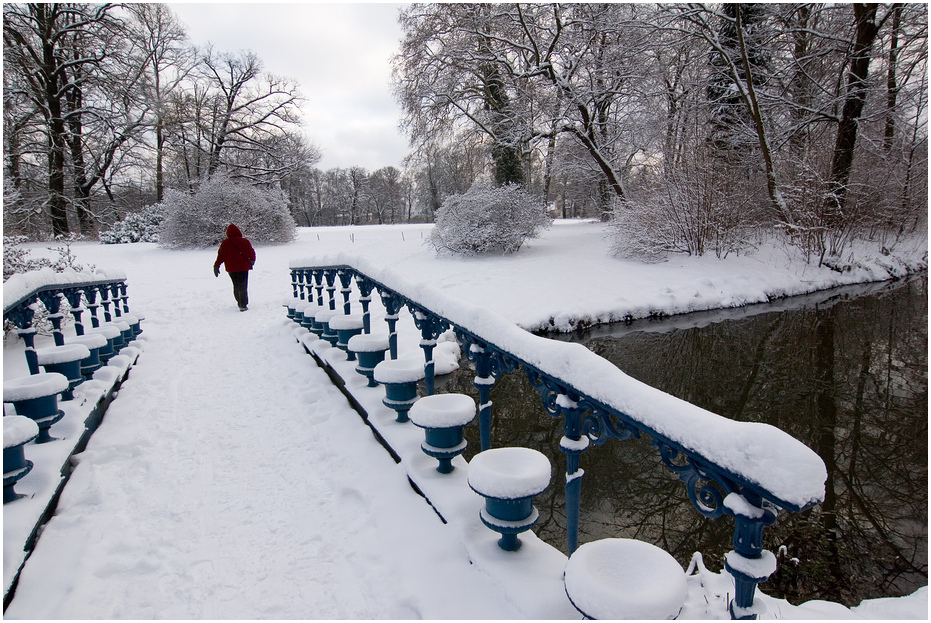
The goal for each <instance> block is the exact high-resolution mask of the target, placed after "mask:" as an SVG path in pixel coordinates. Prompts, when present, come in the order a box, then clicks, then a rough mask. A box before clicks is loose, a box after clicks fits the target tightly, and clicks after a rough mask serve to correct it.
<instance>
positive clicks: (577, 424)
mask: <svg viewBox="0 0 931 623" xmlns="http://www.w3.org/2000/svg"><path fill="white" fill-rule="evenodd" d="M578 401H579V396H576V395H573V394H571V393H561V394H559V395H558V396H557V397H556V408H557V410H558V412H559V413H560V414H562V416H563V434H564V436H563V438H562V440H561V441H560V443H559V447H560V448H561V449H562V451H563V453H564V454H565V455H566V532H567V538H568V546H569V555H570V556H571V555H572V552H574V551H575V550H576V549H577V548H578V546H579V514H580V509H581V500H582V475H583V474H584V473H585V472H584V471H582V470H581V469H579V456H580V455H581V454H582V451H583V450H584V449H585V448H586V447H588V437H585V438H584V439H583V437H582V413H583V410H582V409H580V408H579V406H578Z"/></svg>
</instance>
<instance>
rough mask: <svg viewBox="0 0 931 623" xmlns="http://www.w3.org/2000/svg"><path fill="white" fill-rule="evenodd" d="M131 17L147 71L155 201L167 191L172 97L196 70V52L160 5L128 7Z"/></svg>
mask: <svg viewBox="0 0 931 623" xmlns="http://www.w3.org/2000/svg"><path fill="white" fill-rule="evenodd" d="M126 9H127V10H128V11H129V13H130V15H131V16H132V22H131V23H130V25H129V36H130V37H132V38H133V39H134V40H135V42H136V53H137V54H138V55H139V56H140V65H141V66H142V67H143V69H144V74H143V77H144V81H145V82H144V88H145V92H146V97H147V99H148V101H149V102H150V105H151V107H152V111H153V130H154V134H155V136H154V145H153V147H154V149H155V200H156V201H161V200H162V199H163V197H164V191H165V179H164V177H165V174H164V167H165V163H164V160H165V150H166V142H167V141H168V131H167V130H166V127H165V126H166V124H167V123H168V118H169V109H168V107H169V100H170V97H171V93H172V92H174V91H175V90H177V89H179V88H180V86H181V83H182V81H184V80H185V79H186V78H187V77H188V75H189V74H190V72H191V70H192V69H193V67H194V55H193V50H192V49H191V48H189V47H188V46H187V34H186V33H185V31H184V28H183V27H182V26H181V24H179V23H178V20H177V18H176V17H175V16H174V14H173V13H172V12H171V10H170V9H169V8H168V7H167V6H166V5H164V4H161V3H143V4H129V5H127V6H126Z"/></svg>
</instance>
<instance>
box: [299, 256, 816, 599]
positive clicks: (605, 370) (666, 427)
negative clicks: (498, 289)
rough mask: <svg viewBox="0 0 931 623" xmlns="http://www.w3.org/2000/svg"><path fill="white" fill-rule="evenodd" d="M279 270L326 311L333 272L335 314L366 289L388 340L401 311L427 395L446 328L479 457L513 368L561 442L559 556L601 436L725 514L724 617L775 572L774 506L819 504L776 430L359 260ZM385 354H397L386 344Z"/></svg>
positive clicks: (810, 458)
mask: <svg viewBox="0 0 931 623" xmlns="http://www.w3.org/2000/svg"><path fill="white" fill-rule="evenodd" d="M290 269H291V273H292V283H293V286H294V295H295V296H296V297H298V296H299V297H300V298H304V296H305V292H304V289H305V288H306V289H307V291H308V292H307V293H308V295H309V297H310V298H312V297H313V289H314V288H316V289H317V296H318V302H321V303H322V302H323V298H322V290H323V289H324V287H326V288H327V290H328V292H329V306H330V308H331V309H334V308H335V300H334V293H335V286H334V281H335V278H336V277H338V278H339V280H340V282H341V283H342V285H343V288H342V294H343V299H344V308H345V310H346V313H348V307H349V285H350V282H351V280H352V279H353V278H355V282H356V284H357V286H358V287H359V290H360V292H361V294H362V296H361V298H360V300H361V301H363V307H364V309H365V310H366V312H367V309H368V302H367V301H368V299H369V295H370V294H371V292H372V291H373V290H377V291H378V293H379V295H380V296H381V299H382V302H383V303H384V304H385V308H386V310H387V312H388V316H387V320H388V322H389V331H390V332H391V334H392V337H394V336H393V334H394V326H393V323H394V322H396V321H397V312H398V311H399V310H400V309H401V308H402V307H404V306H407V307H408V308H409V309H410V310H411V312H412V314H413V316H414V321H415V323H416V325H417V327H418V328H419V329H420V330H421V333H422V337H423V340H422V341H421V345H422V346H423V348H424V352H425V361H426V363H425V370H426V374H427V379H426V383H427V391H428V393H432V391H433V369H432V368H433V362H432V348H433V345H434V344H435V341H436V338H437V337H439V335H440V334H441V333H443V332H445V331H447V330H449V329H452V330H454V331H455V334H456V336H457V338H458V339H459V341H460V342H462V344H463V346H464V347H466V348H465V350H466V353H467V356H468V357H469V359H470V360H471V361H473V362H474V363H475V364H476V374H477V378H476V383H475V384H476V387H478V389H479V392H480V404H481V406H480V411H479V419H480V430H481V434H482V449H483V450H484V449H487V446H488V438H489V436H488V430H489V429H490V410H491V405H490V403H489V401H488V391H489V390H490V388H491V386H492V385H493V384H494V379H495V378H497V377H499V376H500V375H501V374H502V373H503V372H506V371H509V370H515V369H517V368H518V367H520V368H522V369H523V370H524V372H525V373H526V374H527V376H528V378H529V379H530V381H531V383H532V384H533V385H534V387H536V389H537V390H538V391H539V392H540V394H541V397H542V399H543V404H544V407H545V408H546V410H547V411H548V412H549V413H550V414H551V415H552V416H554V417H562V418H563V420H564V430H565V436H564V437H563V440H562V442H561V444H560V445H561V449H562V450H563V452H564V453H565V454H566V459H567V474H566V515H567V523H568V529H569V550H570V553H571V552H572V551H574V550H575V549H576V547H577V544H578V516H579V515H578V514H579V500H580V491H581V476H582V470H580V469H579V455H580V454H581V452H583V451H584V450H585V449H586V448H587V447H588V446H589V445H590V444H594V445H600V444H603V443H605V442H606V441H608V440H609V439H628V438H630V437H639V436H640V435H641V434H647V435H649V436H650V437H651V439H652V440H653V445H655V446H656V447H657V448H658V449H659V451H660V454H661V457H662V460H663V462H664V463H665V464H666V465H667V466H668V467H669V468H670V469H672V470H673V471H675V472H676V473H677V474H678V476H679V478H680V479H681V480H682V481H683V482H684V483H685V484H686V487H687V492H688V495H689V498H690V499H691V501H692V503H693V505H694V506H695V507H696V508H697V509H698V511H699V512H700V513H702V514H703V515H704V516H706V517H708V518H716V517H720V516H721V515H722V514H726V515H729V516H732V517H734V518H735V521H736V528H735V538H734V543H735V549H736V550H737V551H736V552H731V554H729V555H728V558H727V559H726V562H725V564H726V566H727V568H728V569H729V570H730V571H731V573H732V574H733V575H734V576H735V578H736V580H737V596H736V598H735V603H734V607H735V608H736V609H737V611H736V613H734V612H732V614H748V613H749V611H748V610H747V609H749V608H750V607H751V606H752V603H753V593H754V591H755V587H756V584H757V583H759V582H760V581H762V580H764V579H765V578H767V577H769V575H770V574H771V573H772V572H773V571H774V570H775V562H774V560H775V559H774V557H772V554H771V553H770V552H766V551H765V550H763V549H762V530H763V528H764V526H765V525H769V524H772V523H773V522H774V521H775V518H776V515H777V514H778V512H779V510H780V509H786V510H789V511H792V512H799V511H802V510H804V509H806V508H809V507H811V506H813V505H815V504H818V503H820V502H821V501H823V499H824V492H825V489H824V485H825V481H826V479H827V471H826V468H825V466H824V462H823V461H822V460H821V458H820V457H819V456H818V455H817V454H816V453H815V452H814V451H812V450H811V449H810V448H808V447H807V446H805V445H804V444H803V443H801V442H800V441H798V440H797V439H795V438H793V437H792V436H790V435H788V434H787V433H785V432H783V431H782V430H780V429H778V428H776V427H773V426H770V425H768V424H762V423H755V422H737V421H734V420H730V419H728V418H725V417H723V416H720V415H717V414H714V413H711V412H710V411H707V410H705V409H702V408H700V407H698V406H696V405H693V404H691V403H688V402H686V401H684V400H681V399H679V398H676V397H674V396H671V395H669V394H666V393H665V392H662V391H660V390H658V389H656V388H654V387H651V386H649V385H646V384H645V383H642V382H640V381H637V380H636V379H633V378H632V377H630V376H628V375H626V374H625V373H624V372H622V371H621V370H620V369H618V368H617V367H616V366H615V365H614V364H612V363H610V362H609V361H607V360H605V359H603V358H602V357H600V356H598V355H596V354H595V353H593V352H591V351H589V350H588V349H587V348H585V347H584V346H582V345H580V344H572V343H567V342H559V341H555V340H549V339H546V338H543V337H539V336H535V335H533V334H531V333H528V332H527V331H525V330H523V329H521V328H520V327H518V326H517V325H516V324H514V323H513V322H511V321H509V320H507V319H506V318H504V317H502V316H500V315H499V314H497V313H495V312H494V311H492V310H489V309H487V308H484V307H480V306H477V305H473V304H470V303H468V302H465V301H462V300H459V299H456V298H454V297H451V296H449V295H448V294H446V293H444V292H443V291H441V290H439V289H438V288H436V287H434V286H432V285H430V284H424V283H413V282H411V281H410V280H408V279H407V278H405V277H403V276H402V275H400V274H398V273H397V272H395V271H393V270H391V269H383V268H380V267H378V266H376V265H375V264H373V263H372V262H370V261H368V260H367V259H366V258H361V257H358V256H353V255H349V254H339V255H338V256H335V257H323V258H308V259H300V260H293V261H292V262H291V264H290ZM324 280H325V281H326V285H324ZM367 331H368V328H366V332H367ZM395 340H396V338H395ZM392 356H393V357H394V356H396V341H395V342H394V344H393V345H392ZM770 566H771V567H772V568H771V569H770Z"/></svg>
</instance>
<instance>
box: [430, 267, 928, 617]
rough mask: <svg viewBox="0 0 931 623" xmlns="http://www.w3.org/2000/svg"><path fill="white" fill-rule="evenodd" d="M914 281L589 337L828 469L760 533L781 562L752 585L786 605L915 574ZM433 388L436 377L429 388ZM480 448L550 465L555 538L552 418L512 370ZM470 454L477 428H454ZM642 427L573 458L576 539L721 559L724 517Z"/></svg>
mask: <svg viewBox="0 0 931 623" xmlns="http://www.w3.org/2000/svg"><path fill="white" fill-rule="evenodd" d="M927 319H928V310H927V277H922V278H919V279H913V280H910V281H909V282H907V283H905V284H904V285H899V286H898V287H895V288H889V289H885V290H882V291H880V292H879V293H876V294H872V295H869V296H861V297H858V298H854V299H852V300H848V299H847V298H846V297H844V296H843V295H838V297H836V300H835V299H832V300H828V301H826V302H821V303H818V304H815V305H813V306H808V307H804V308H801V309H796V310H790V311H779V312H772V313H763V314H758V315H755V316H752V317H747V318H743V319H739V320H728V321H724V322H719V323H715V324H710V325H708V326H704V327H701V328H691V329H684V330H680V329H675V330H671V331H667V332H661V333H660V332H644V331H632V332H627V334H626V335H625V336H624V337H621V338H612V337H598V338H594V339H591V340H590V341H588V343H587V345H588V347H589V348H590V349H591V350H593V351H594V352H596V353H598V354H599V355H601V356H602V357H605V358H606V359H608V360H610V361H612V362H614V363H615V364H616V365H617V366H618V367H619V368H621V369H622V370H624V371H625V372H627V373H628V374H630V375H631V376H633V377H635V378H637V379H639V380H641V381H644V382H646V383H648V384H650V385H653V386H654V387H658V388H660V389H662V390H663V391H666V392H668V393H670V394H673V395H675V396H678V397H680V398H683V399H685V400H688V401H689V402H692V403H694V404H697V405H699V406H701V407H704V408H706V409H708V410H710V411H713V412H715V413H718V414H720V415H723V416H725V417H729V418H733V419H737V420H744V421H756V422H765V423H768V424H771V425H773V426H777V427H779V428H781V429H782V430H784V431H786V432H788V433H790V434H792V435H793V436H794V437H796V438H797V439H799V440H800V441H802V442H803V443H805V444H807V445H808V446H809V447H811V448H812V449H814V450H815V451H816V452H818V453H819V455H820V456H821V458H822V459H823V460H824V462H825V464H826V465H827V468H828V474H829V476H828V482H827V491H826V498H825V501H824V503H823V504H821V505H819V506H816V507H815V508H813V509H810V510H809V511H806V512H804V513H799V514H790V513H781V514H780V519H779V521H777V523H776V525H774V526H772V527H770V528H768V529H767V530H766V531H765V532H764V536H765V542H766V547H767V549H770V550H771V551H773V552H774V553H777V555H778V558H779V563H780V564H779V570H778V571H777V572H776V574H775V575H773V576H772V577H771V578H770V580H769V581H767V582H766V583H764V584H763V585H761V588H762V589H763V590H764V591H766V592H767V593H768V594H770V595H773V596H777V597H785V598H787V599H789V600H790V601H791V602H793V603H801V602H803V601H806V600H809V599H829V600H832V601H839V602H841V603H844V604H845V605H848V606H853V605H856V604H857V603H859V602H860V601H861V600H862V599H866V598H872V597H882V596H896V595H902V594H907V593H910V592H912V591H914V590H915V589H916V588H918V587H919V586H924V585H926V584H927V580H928V531H927V523H928V419H927V416H928V375H927V370H928V367H927V354H928V335H927V322H928V320H927ZM463 364H464V365H463V369H462V370H460V371H459V372H458V373H456V374H453V375H449V377H447V378H446V379H445V380H444V381H445V384H444V385H443V386H442V389H438V391H443V392H462V393H468V394H470V395H472V396H473V397H477V392H476V391H475V389H474V388H473V387H472V379H473V377H472V373H471V372H470V371H469V370H468V368H467V364H466V362H465V361H463ZM438 387H439V385H438ZM491 400H492V402H493V403H494V407H493V424H492V447H505V446H525V447H531V448H536V449H538V450H540V451H542V452H544V453H545V454H546V455H547V456H548V457H549V459H550V460H551V461H552V464H553V473H554V479H553V485H552V486H550V488H549V489H548V490H547V491H546V492H544V494H542V495H540V496H539V497H538V498H537V499H536V500H535V505H536V506H537V508H538V509H539V511H540V522H539V524H538V525H537V527H536V528H535V529H534V531H535V532H536V533H537V534H538V535H539V536H540V537H541V538H542V539H543V540H545V541H546V542H548V543H550V544H552V545H554V546H555V547H557V548H560V549H561V550H562V551H564V552H565V551H567V550H566V520H565V503H564V494H563V490H562V486H561V485H562V484H563V483H564V480H563V478H561V477H560V475H561V474H564V473H565V458H564V457H563V455H562V452H561V451H559V440H560V439H561V437H562V435H563V430H562V422H561V421H560V420H554V419H553V418H551V417H550V416H549V415H548V414H547V413H546V412H545V411H544V410H543V407H542V405H541V403H540V397H539V394H537V392H536V391H535V390H534V389H533V388H532V386H531V385H530V384H529V382H527V380H526V378H525V376H524V375H523V374H522V373H520V372H514V373H511V374H508V375H506V376H505V377H503V378H501V379H499V380H498V382H497V383H496V384H495V387H494V389H493V390H492V394H491ZM466 436H467V438H468V440H469V448H468V450H467V451H466V454H465V457H466V458H467V459H470V458H471V457H472V456H474V454H475V453H477V452H478V450H479V440H478V426H477V423H473V424H472V425H470V426H469V427H468V428H467V430H466ZM649 441H650V440H649V439H644V440H640V441H636V440H632V441H626V442H618V441H612V442H609V443H607V444H606V445H604V446H601V447H591V448H590V449H589V450H587V451H586V452H585V453H583V455H582V468H583V469H584V470H585V476H584V478H583V484H582V512H581V523H580V534H579V543H586V542H589V541H592V540H595V539H599V538H606V537H629V538H638V539H641V540H644V541H648V542H650V543H654V544H656V545H658V546H660V547H662V548H663V549H665V550H666V551H668V552H670V553H671V554H672V555H673V556H675V557H676V558H677V559H678V560H679V562H680V563H682V564H683V566H685V565H687V564H688V561H689V559H690V558H691V555H692V553H693V552H695V551H701V552H702V553H703V554H704V555H705V562H706V564H707V565H708V566H709V568H711V569H720V568H721V565H722V560H723V556H724V554H725V553H726V552H727V551H729V550H730V549H732V545H731V539H732V537H733V521H732V520H730V519H728V518H721V519H717V520H707V519H705V518H703V517H702V516H701V515H699V513H698V512H697V511H696V510H695V509H694V508H693V507H692V505H691V503H690V502H689V499H688V497H687V495H686V493H685V489H684V486H683V485H682V484H681V483H680V482H679V480H678V479H677V478H676V476H675V475H674V474H673V473H672V472H670V471H669V470H668V469H666V468H665V467H664V466H663V465H662V462H661V460H660V458H659V453H658V452H657V451H656V450H655V449H654V448H652V447H651V446H650V443H649Z"/></svg>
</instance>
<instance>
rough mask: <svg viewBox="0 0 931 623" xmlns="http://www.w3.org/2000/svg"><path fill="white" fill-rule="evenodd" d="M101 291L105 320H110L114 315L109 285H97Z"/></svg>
mask: <svg viewBox="0 0 931 623" xmlns="http://www.w3.org/2000/svg"><path fill="white" fill-rule="evenodd" d="M97 291H98V292H100V304H101V305H103V321H104V322H110V321H111V320H113V317H112V316H110V288H109V287H108V286H105V285H103V286H97Z"/></svg>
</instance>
